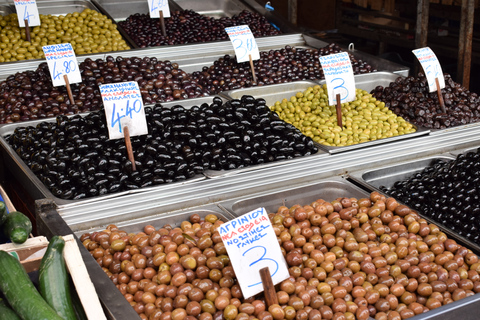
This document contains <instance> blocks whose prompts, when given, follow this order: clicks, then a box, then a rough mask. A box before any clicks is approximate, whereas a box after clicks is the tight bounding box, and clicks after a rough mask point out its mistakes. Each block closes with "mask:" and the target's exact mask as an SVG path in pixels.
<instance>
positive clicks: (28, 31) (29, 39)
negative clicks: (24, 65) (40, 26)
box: [24, 19, 32, 42]
mask: <svg viewBox="0 0 480 320" xmlns="http://www.w3.org/2000/svg"><path fill="white" fill-rule="evenodd" d="M24 22H25V36H26V37H27V41H28V42H31V41H32V40H31V38H30V27H29V26H28V19H25V20H24Z"/></svg>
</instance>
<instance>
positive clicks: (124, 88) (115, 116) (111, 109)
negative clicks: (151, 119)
mask: <svg viewBox="0 0 480 320" xmlns="http://www.w3.org/2000/svg"><path fill="white" fill-rule="evenodd" d="M99 87H100V93H101V95H102V99H103V106H104V107H105V115H106V117H107V126H108V135H109V137H110V139H120V138H123V137H124V131H123V128H124V127H125V126H127V127H128V130H129V132H130V136H139V135H142V134H147V133H148V127H147V119H146V118H145V109H144V108H143V100H142V95H141V94H140V89H139V88H138V83H137V82H136V81H131V82H121V83H109V84H102V85H100V86H99Z"/></svg>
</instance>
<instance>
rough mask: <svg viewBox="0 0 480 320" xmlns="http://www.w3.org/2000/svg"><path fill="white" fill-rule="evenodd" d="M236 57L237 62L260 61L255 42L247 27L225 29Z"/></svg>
mask: <svg viewBox="0 0 480 320" xmlns="http://www.w3.org/2000/svg"><path fill="white" fill-rule="evenodd" d="M225 31H226V32H227V34H228V37H229V38H230V41H231V42H232V45H233V48H234V49H235V55H236V56H237V62H239V63H240V62H246V61H249V60H250V56H251V58H252V60H258V59H260V52H259V51H258V46H257V42H256V41H255V37H254V36H253V34H252V31H251V30H250V28H249V27H248V26H247V25H243V26H235V27H229V28H225Z"/></svg>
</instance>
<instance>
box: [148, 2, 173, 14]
mask: <svg viewBox="0 0 480 320" xmlns="http://www.w3.org/2000/svg"><path fill="white" fill-rule="evenodd" d="M148 8H149V10H150V18H160V10H161V11H162V12H163V17H164V18H170V8H169V7H168V0H148Z"/></svg>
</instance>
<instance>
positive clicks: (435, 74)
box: [412, 47, 445, 92]
mask: <svg viewBox="0 0 480 320" xmlns="http://www.w3.org/2000/svg"><path fill="white" fill-rule="evenodd" d="M412 52H413V54H414V55H415V56H416V57H417V59H418V61H419V62H420V64H421V65H422V68H423V71H424V72H425V76H426V77H427V82H428V87H429V91H430V92H435V91H437V84H436V83H435V78H438V82H439V84H440V89H443V88H445V78H444V77H443V72H442V67H441V66H440V62H439V61H438V59H437V56H436V55H435V53H433V51H432V49H430V48H429V47H425V48H420V49H415V50H412Z"/></svg>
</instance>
